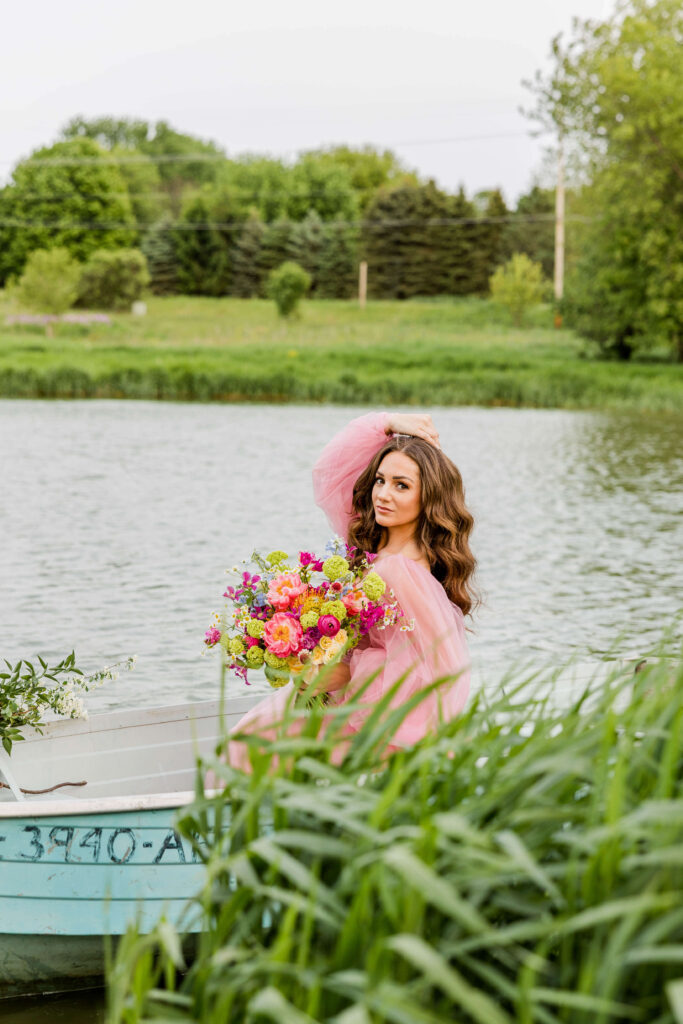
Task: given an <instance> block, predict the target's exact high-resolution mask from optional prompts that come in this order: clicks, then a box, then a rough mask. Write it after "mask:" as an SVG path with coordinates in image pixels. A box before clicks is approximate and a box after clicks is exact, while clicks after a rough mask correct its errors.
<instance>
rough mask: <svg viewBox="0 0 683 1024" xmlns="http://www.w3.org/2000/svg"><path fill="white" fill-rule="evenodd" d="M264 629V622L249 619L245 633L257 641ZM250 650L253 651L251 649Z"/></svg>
mask: <svg viewBox="0 0 683 1024" xmlns="http://www.w3.org/2000/svg"><path fill="white" fill-rule="evenodd" d="M265 628H266V625H265V622H263V621H262V619H249V622H248V623H247V633H248V634H249V636H253V637H256V639H258V638H259V637H260V636H263V631H264V629H265ZM252 650H254V648H253V647H252Z"/></svg>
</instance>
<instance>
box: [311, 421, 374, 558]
mask: <svg viewBox="0 0 683 1024" xmlns="http://www.w3.org/2000/svg"><path fill="white" fill-rule="evenodd" d="M388 423H389V414H388V413H386V412H369V413H366V414H365V416H358V417H357V419H355V420H351V422H350V423H349V424H348V426H346V427H344V429H343V430H341V431H340V432H339V433H338V434H335V436H334V437H333V438H332V440H331V441H329V442H328V443H327V444H326V445H325V447H324V448H323V450H322V452H321V454H320V457H319V458H318V461H317V462H316V464H315V465H314V467H313V495H314V497H315V503H316V505H319V506H320V508H321V509H322V510H323V512H324V513H325V515H326V516H327V519H328V521H329V523H330V525H331V526H332V529H333V530H335V532H336V533H338V534H339V535H340V536H342V537H343V538H344V539H346V537H347V531H348V527H349V522H350V520H351V499H352V497H353V485H354V483H355V482H356V480H357V479H358V477H359V476H360V474H361V473H362V472H363V470H364V469H365V467H366V466H367V465H368V463H369V462H370V460H371V459H372V457H373V455H376V454H377V452H378V451H379V450H380V448H381V447H382V446H383V445H384V444H386V442H387V441H388V440H389V437H390V436H391V435H387V433H386V429H387V426H388Z"/></svg>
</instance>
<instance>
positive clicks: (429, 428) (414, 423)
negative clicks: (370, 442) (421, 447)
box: [387, 412, 441, 448]
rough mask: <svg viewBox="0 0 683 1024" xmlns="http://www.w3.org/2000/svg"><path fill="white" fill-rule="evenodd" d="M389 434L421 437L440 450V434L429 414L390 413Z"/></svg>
mask: <svg viewBox="0 0 683 1024" xmlns="http://www.w3.org/2000/svg"><path fill="white" fill-rule="evenodd" d="M387 432H388V433H389V432H390V433H392V434H410V435H411V437H421V438H423V439H424V440H425V441H428V442H429V443H430V444H433V445H434V447H435V448H440V447H441V445H440V443H439V432H438V430H437V429H436V427H435V426H434V423H433V421H432V417H431V416H430V415H429V413H418V412H406V413H400V412H396V413H394V412H390V413H389V423H388V425H387Z"/></svg>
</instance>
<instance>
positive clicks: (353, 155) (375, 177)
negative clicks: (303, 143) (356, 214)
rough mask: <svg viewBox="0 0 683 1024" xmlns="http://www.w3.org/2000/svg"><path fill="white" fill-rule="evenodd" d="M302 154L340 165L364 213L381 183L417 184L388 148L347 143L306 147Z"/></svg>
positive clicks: (414, 175) (412, 175)
mask: <svg viewBox="0 0 683 1024" xmlns="http://www.w3.org/2000/svg"><path fill="white" fill-rule="evenodd" d="M302 155H303V156H305V157H314V158H315V159H316V160H318V161H320V162H321V163H323V164H328V165H329V166H331V167H343V168H344V169H345V170H346V171H347V173H348V176H349V180H350V183H351V187H352V188H353V190H354V192H355V193H356V196H357V197H358V206H359V211H360V213H361V214H363V213H365V211H366V209H367V208H368V206H369V205H370V203H371V202H372V200H373V199H374V197H375V194H376V192H377V190H378V189H379V188H381V186H382V185H419V184H420V182H419V179H418V176H417V174H416V173H415V172H414V171H409V170H407V169H406V167H405V166H404V164H403V163H402V161H401V160H400V159H399V157H397V156H396V154H395V153H392V151H391V150H390V149H385V150H384V151H383V152H381V153H380V152H379V151H378V150H377V149H375V147H374V146H363V147H362V148H360V149H354V148H352V147H350V146H329V147H323V148H321V149H312V150H307V151H306V152H305V153H304V154H302Z"/></svg>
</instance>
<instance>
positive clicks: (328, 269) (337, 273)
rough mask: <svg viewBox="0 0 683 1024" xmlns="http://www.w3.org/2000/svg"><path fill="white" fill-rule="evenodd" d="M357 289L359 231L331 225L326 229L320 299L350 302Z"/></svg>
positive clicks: (320, 269)
mask: <svg viewBox="0 0 683 1024" xmlns="http://www.w3.org/2000/svg"><path fill="white" fill-rule="evenodd" d="M357 286H358V229H357V228H353V227H350V226H349V225H348V224H344V223H339V222H335V221H332V222H331V223H329V224H326V225H325V235H324V240H323V247H322V250H321V252H320V264H319V268H318V295H319V296H320V297H321V298H325V299H350V298H353V296H354V295H355V294H356V289H357Z"/></svg>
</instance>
